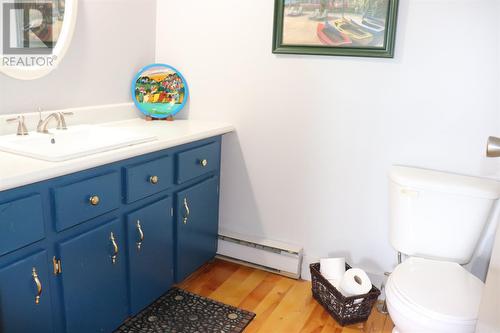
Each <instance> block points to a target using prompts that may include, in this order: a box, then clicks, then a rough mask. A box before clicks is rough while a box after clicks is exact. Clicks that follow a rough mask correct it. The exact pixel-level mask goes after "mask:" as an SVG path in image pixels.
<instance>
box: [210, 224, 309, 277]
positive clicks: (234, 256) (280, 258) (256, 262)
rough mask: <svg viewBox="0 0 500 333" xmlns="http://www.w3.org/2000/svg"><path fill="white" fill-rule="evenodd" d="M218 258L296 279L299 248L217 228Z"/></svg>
mask: <svg viewBox="0 0 500 333" xmlns="http://www.w3.org/2000/svg"><path fill="white" fill-rule="evenodd" d="M217 258H219V259H222V260H226V261H231V262H236V263H238V264H242V265H245V266H250V267H254V268H259V269H263V270H265V271H269V272H272V273H277V274H281V275H284V276H287V277H291V278H294V279H299V278H300V272H301V266H302V248H301V247H298V246H295V245H290V244H285V243H281V242H276V241H272V240H267V239H261V238H258V237H252V236H247V235H241V234H236V233H232V232H227V231H219V244H218V250H217Z"/></svg>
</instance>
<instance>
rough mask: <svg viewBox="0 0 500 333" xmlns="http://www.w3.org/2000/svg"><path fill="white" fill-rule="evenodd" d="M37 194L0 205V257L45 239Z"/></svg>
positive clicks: (40, 206)
mask: <svg viewBox="0 0 500 333" xmlns="http://www.w3.org/2000/svg"><path fill="white" fill-rule="evenodd" d="M43 228H44V227H43V209H42V198H41V196H40V195H39V194H36V195H33V196H30V197H27V198H23V199H19V200H15V201H10V202H5V203H0V255H4V254H6V253H9V252H12V251H14V250H17V249H19V248H21V247H23V246H26V245H29V244H31V243H34V242H36V241H39V240H41V239H43V238H45V233H44V229H43Z"/></svg>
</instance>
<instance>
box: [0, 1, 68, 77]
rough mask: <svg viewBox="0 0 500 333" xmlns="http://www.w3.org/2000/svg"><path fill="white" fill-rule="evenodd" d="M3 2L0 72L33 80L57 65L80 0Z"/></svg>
mask: <svg viewBox="0 0 500 333" xmlns="http://www.w3.org/2000/svg"><path fill="white" fill-rule="evenodd" d="M0 5H1V8H0V22H1V24H0V40H1V42H0V51H1V52H0V54H1V59H0V72H2V73H4V74H6V75H8V76H10V77H13V78H16V79H22V80H33V79H38V78H41V77H43V76H45V75H47V74H48V73H50V72H51V71H52V70H54V69H55V68H57V65H58V64H59V63H60V62H61V61H62V59H63V58H64V55H65V54H66V51H67V50H68V47H69V44H70V43H71V38H72V37H73V31H74V29H75V23H76V16H77V7H78V0H4V1H0Z"/></svg>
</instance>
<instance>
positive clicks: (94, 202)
mask: <svg viewBox="0 0 500 333" xmlns="http://www.w3.org/2000/svg"><path fill="white" fill-rule="evenodd" d="M89 202H90V204H91V205H92V206H97V205H98V204H99V202H101V199H100V198H99V197H98V196H97V195H93V196H91V197H90V198H89Z"/></svg>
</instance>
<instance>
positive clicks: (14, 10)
mask: <svg viewBox="0 0 500 333" xmlns="http://www.w3.org/2000/svg"><path fill="white" fill-rule="evenodd" d="M2 9H3V15H2V18H3V20H2V21H3V36H2V38H3V43H2V46H3V54H4V55H34V54H38V55H50V54H52V50H53V48H54V42H53V36H52V34H53V31H52V27H53V23H54V22H53V20H54V17H53V12H54V3H53V1H48V2H14V3H13V2H6V3H3V6H2Z"/></svg>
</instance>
